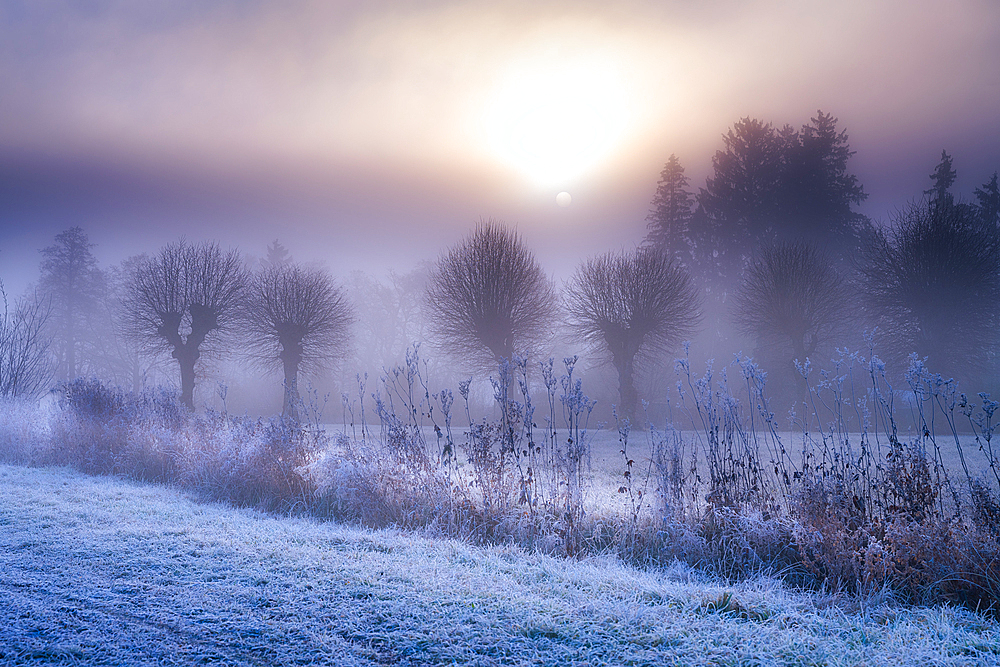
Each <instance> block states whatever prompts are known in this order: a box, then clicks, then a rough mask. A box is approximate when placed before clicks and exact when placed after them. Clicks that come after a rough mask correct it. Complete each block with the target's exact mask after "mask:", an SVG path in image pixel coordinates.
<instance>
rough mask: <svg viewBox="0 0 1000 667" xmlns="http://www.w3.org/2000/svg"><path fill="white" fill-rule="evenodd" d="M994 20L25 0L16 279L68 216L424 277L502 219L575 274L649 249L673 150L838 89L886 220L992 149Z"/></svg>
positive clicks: (708, 142)
mask: <svg viewBox="0 0 1000 667" xmlns="http://www.w3.org/2000/svg"><path fill="white" fill-rule="evenodd" d="M998 34H1000V7H998V5H997V4H996V3H995V2H992V1H991V0H961V1H959V2H944V1H940V0H937V1H926V0H925V1H918V2H880V3H870V2H863V1H861V0H857V1H851V2H843V3H835V4H830V3H799V2H780V3H772V2H712V3H688V2H666V3H645V2H620V3H613V4H611V5H609V4H608V3H603V2H583V3H581V2H572V3H570V2H550V3H537V2H530V3H529V2H507V3H497V2H464V3H447V2H418V3H393V2H364V3H360V2H338V3H321V2H290V3H274V2H251V3H246V2H223V3H211V4H205V3H201V2H194V1H190V2H150V3H139V4H136V3H129V2H111V1H106V2H97V3H78V2H69V1H67V2H47V3H34V2H6V3H4V4H3V6H2V7H0V89H2V90H3V91H4V93H3V97H2V103H0V193H2V195H0V250H2V252H0V276H2V277H3V279H4V280H5V281H6V283H7V285H8V289H9V291H11V292H13V293H19V292H20V291H21V288H22V287H23V286H24V285H26V284H27V283H28V282H30V281H34V280H36V276H37V268H38V261H39V257H38V254H37V251H38V250H39V249H40V248H42V247H45V246H46V245H48V244H49V243H50V242H51V239H52V237H53V236H54V235H55V234H56V233H58V232H59V231H61V230H63V229H66V228H67V227H69V226H71V225H80V226H82V227H84V228H85V229H86V230H87V231H88V233H89V234H90V237H91V240H92V241H93V242H95V243H96V244H97V247H96V250H95V252H96V255H97V257H98V258H99V260H100V261H101V262H102V264H103V265H110V264H112V263H114V262H117V261H118V260H120V259H122V258H123V257H125V256H128V255H131V254H134V253H138V252H143V251H146V252H148V251H151V250H153V249H155V248H157V247H160V246H161V245H163V244H164V243H167V242H170V241H173V240H176V239H177V238H178V237H179V236H181V235H185V236H187V237H188V238H189V239H191V240H194V241H200V240H209V239H215V240H218V241H220V242H221V243H222V244H224V245H230V244H232V245H239V246H240V247H241V248H242V249H244V250H245V251H246V252H252V253H255V254H263V252H264V247H265V246H266V244H267V242H269V241H270V240H273V239H274V238H275V237H278V238H281V239H282V241H283V242H284V243H285V245H286V246H287V247H288V248H289V249H290V250H291V251H292V253H293V254H294V255H295V257H296V258H297V259H302V260H317V259H319V260H323V261H325V262H327V263H328V265H329V266H330V267H331V269H333V270H334V272H336V273H339V274H341V275H346V274H347V273H348V272H349V271H350V270H351V269H355V268H363V269H366V270H371V271H374V272H378V271H380V270H382V269H383V268H385V267H390V266H392V267H395V268H397V269H401V270H407V269H409V268H411V267H413V266H414V265H416V263H417V262H418V261H420V260H423V259H431V258H433V257H435V256H436V255H437V254H438V253H439V252H441V251H442V250H443V249H444V248H446V247H448V246H449V245H451V244H452V243H454V242H455V241H456V240H457V239H459V238H460V237H461V236H462V235H464V234H465V233H466V232H467V231H468V229H469V227H470V226H471V225H472V223H473V222H474V221H475V220H477V219H478V218H479V217H481V216H483V217H487V216H494V217H498V218H502V219H504V220H507V221H509V222H511V223H516V224H517V225H518V228H519V230H520V231H521V232H522V234H523V235H524V236H525V239H526V241H527V242H528V244H529V245H530V246H531V247H532V248H533V249H534V251H535V252H536V254H537V255H538V257H539V259H540V260H541V261H542V263H543V265H544V266H545V267H546V269H547V270H549V271H550V272H553V273H554V274H555V275H556V276H557V277H560V278H563V277H567V276H568V275H569V273H570V271H571V270H572V267H573V266H574V265H575V264H576V263H577V262H578V261H579V260H580V258H582V257H585V256H588V255H591V254H594V253H596V252H602V251H604V250H606V249H608V248H619V247H630V246H631V245H633V244H635V243H638V242H640V241H641V239H642V237H643V235H644V233H645V216H646V214H647V212H648V210H649V202H650V199H651V197H652V195H653V192H654V190H655V186H656V180H657V174H658V173H659V170H660V168H661V167H662V165H663V163H664V162H665V161H666V158H667V157H668V156H669V155H670V154H671V153H675V154H677V155H678V157H679V158H680V159H681V162H682V163H683V164H684V165H685V166H686V168H687V170H688V175H689V176H690V177H691V181H692V184H693V186H695V188H697V187H698V186H700V185H702V184H703V183H704V178H705V176H706V175H708V174H709V173H710V169H711V156H712V154H713V153H714V152H715V151H716V150H719V149H721V148H722V142H721V135H722V134H723V133H724V132H725V131H726V129H727V128H728V127H730V126H731V125H732V124H733V123H734V122H735V121H736V120H738V119H739V118H742V117H747V116H749V117H754V118H760V119H762V120H764V121H767V122H772V123H774V124H775V125H776V126H777V127H780V126H782V125H784V124H790V125H793V126H796V127H797V126H799V125H801V124H802V123H804V122H807V120H808V118H810V117H811V116H812V115H814V114H815V111H816V109H823V110H824V111H827V112H830V113H832V114H833V115H834V116H836V117H837V118H838V119H839V127H841V128H846V129H847V130H848V132H849V134H850V142H851V148H852V149H854V150H855V151H857V154H856V156H855V157H854V158H853V159H852V161H851V169H852V170H853V173H855V174H856V175H857V176H858V178H859V180H860V181H861V182H862V183H863V184H864V186H865V188H866V190H867V192H868V193H869V195H870V196H869V198H868V200H867V201H865V202H864V204H863V205H862V206H861V208H860V211H861V212H862V213H865V214H867V215H869V216H872V217H875V218H884V217H885V216H886V215H887V214H888V212H889V211H891V210H892V209H894V208H895V207H897V206H899V205H901V204H903V203H904V202H906V201H907V200H910V199H913V198H915V197H918V196H919V195H920V192H921V190H922V189H923V188H925V187H927V185H928V184H927V174H929V173H930V171H931V170H932V169H933V167H934V164H935V163H936V161H937V158H938V156H939V154H940V151H941V150H942V149H947V150H948V151H949V152H950V154H951V155H952V156H953V157H954V158H955V164H956V166H957V167H958V173H959V180H958V182H957V183H956V190H957V191H959V192H963V193H969V192H971V190H972V188H973V187H974V186H976V185H978V184H980V183H981V182H982V181H983V180H984V179H985V178H987V177H988V175H989V174H990V173H992V172H993V171H994V170H995V169H996V168H997V165H998V163H1000V157H998V156H1000V133H998V132H997V130H996V128H997V127H1000V69H998V68H997V67H996V63H997V62H1000V39H997V35H998ZM563 191H565V192H568V193H570V195H571V196H572V204H571V205H569V206H566V207H562V206H559V205H557V203H556V195H557V194H558V193H560V192H563Z"/></svg>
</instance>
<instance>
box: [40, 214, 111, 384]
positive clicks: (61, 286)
mask: <svg viewBox="0 0 1000 667" xmlns="http://www.w3.org/2000/svg"><path fill="white" fill-rule="evenodd" d="M93 247H94V244H93V243H91V242H90V240H89V239H88V237H87V234H86V233H85V232H84V231H83V229H81V228H80V227H71V228H70V229H67V230H66V231H64V232H61V233H59V234H57V235H56V237H55V243H53V244H52V245H50V246H49V247H47V248H45V249H44V250H42V251H41V252H42V256H43V257H44V259H43V260H42V276H41V280H40V284H39V286H40V288H41V292H42V294H44V295H45V296H46V297H47V298H48V299H49V300H50V302H51V305H52V313H51V317H50V319H49V326H50V331H51V335H52V339H53V345H52V348H51V349H52V350H53V352H54V353H55V355H56V373H57V376H58V378H59V379H60V380H72V379H74V378H76V377H78V376H79V375H81V372H82V371H83V370H84V368H83V361H84V358H85V356H86V348H87V347H88V345H89V342H88V340H87V335H86V334H87V332H88V331H89V330H90V329H91V327H90V326H88V321H87V320H88V318H89V317H92V316H93V314H94V313H95V312H96V310H97V305H98V303H99V302H100V300H101V299H103V298H104V296H105V292H106V285H105V279H104V274H103V273H102V272H101V270H100V269H98V268H97V259H95V258H94V255H93V253H92V252H91V248H93Z"/></svg>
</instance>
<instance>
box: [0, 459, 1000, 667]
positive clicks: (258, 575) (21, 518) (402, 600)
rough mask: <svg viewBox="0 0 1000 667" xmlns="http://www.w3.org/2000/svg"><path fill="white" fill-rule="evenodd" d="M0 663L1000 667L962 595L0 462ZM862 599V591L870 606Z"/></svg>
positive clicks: (996, 631)
mask: <svg viewBox="0 0 1000 667" xmlns="http://www.w3.org/2000/svg"><path fill="white" fill-rule="evenodd" d="M0 526H2V530H0V597H2V599H3V604H0V662H2V663H3V664H43V663H44V664H53V663H54V664H91V665H93V664H136V665H141V664H195V663H199V664H200V663H205V662H218V663H220V664H276V665H286V664H337V665H370V664H468V665H493V664H565V665H572V664H577V665H584V664H587V665H600V664H614V665H627V664H636V665H641V664H679V665H702V664H704V665H720V664H721V665H726V664H731V665H747V664H764V665H767V664H788V665H860V664H865V665H900V664H912V665H991V664H997V663H998V662H1000V626H998V625H997V624H996V623H995V622H993V621H990V620H987V619H985V618H984V617H982V616H980V615H977V614H975V613H973V612H971V611H968V610H964V609H960V608H950V607H928V608H912V607H901V606H895V605H893V604H892V603H891V601H888V600H887V599H885V598H884V597H883V598H880V597H878V596H869V597H867V598H865V597H862V598H856V597H833V596H829V595H817V594H807V593H799V592H795V591H791V590H789V589H787V588H784V587H783V586H782V585H781V584H780V583H778V582H777V581H775V580H770V579H757V580H751V581H747V582H744V583H741V584H739V585H735V586H731V585H722V584H720V583H718V582H713V581H712V580H707V579H705V578H703V575H699V574H696V573H695V572H694V571H692V570H690V569H687V568H684V567H682V566H675V567H673V568H668V569H666V570H664V571H661V572H659V573H649V572H643V571H638V570H635V569H630V568H628V567H625V566H623V565H621V564H620V563H619V562H617V561H615V560H612V559H600V558H592V559H584V560H565V559H557V558H552V557H548V556H543V555H537V554H528V553H526V552H524V551H522V550H520V549H517V548H513V547H492V548H477V547H473V546H470V545H468V544H466V543H463V542H458V541H454V540H446V539H440V540H435V539H428V538H422V537H415V536H413V535H412V534H408V533H405V532H400V531H395V530H383V531H374V532H373V531H366V530H363V529H359V528H349V527H344V526H340V525H337V524H333V523H323V522H317V521H314V520H307V519H299V518H280V517H274V516H268V515H263V514H260V513H257V512H254V511H250V510H243V509H232V508H230V507H226V506H221V505H214V504H203V503H199V502H197V501H195V500H194V499H192V498H191V497H189V496H188V495H186V494H185V493H184V492H182V491H178V490H177V489H175V488H168V487H163V486H154V485H143V484H137V483H133V482H128V481H122V480H118V479H114V478H108V477H100V478H98V477H89V476H86V475H83V474H81V473H79V472H74V471H71V470H69V469H65V468H56V469H52V468H22V467H8V466H0ZM859 600H860V601H859Z"/></svg>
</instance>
